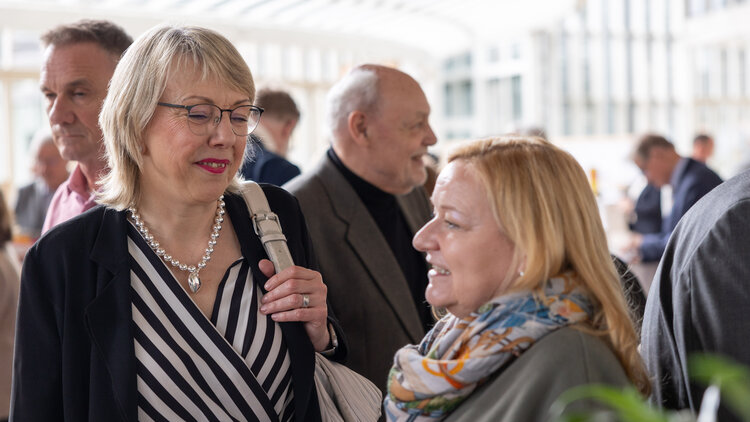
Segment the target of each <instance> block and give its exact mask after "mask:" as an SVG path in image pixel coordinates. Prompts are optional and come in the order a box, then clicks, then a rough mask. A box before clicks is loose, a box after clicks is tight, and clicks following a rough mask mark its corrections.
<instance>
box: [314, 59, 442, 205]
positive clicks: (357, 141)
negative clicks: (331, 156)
mask: <svg viewBox="0 0 750 422" xmlns="http://www.w3.org/2000/svg"><path fill="white" fill-rule="evenodd" d="M429 115H430V105H429V104H428V102H427V98H426V97H425V95H424V92H423V91H422V88H421V87H420V86H419V84H418V83H417V81H415V80H414V78H412V77H411V76H409V75H407V74H406V73H404V72H401V71H400V70H397V69H394V68H390V67H386V66H380V65H372V64H367V65H361V66H358V67H356V68H354V69H352V70H351V71H350V72H349V73H348V74H347V75H346V76H344V78H343V79H342V80H341V81H339V82H338V83H336V84H335V85H334V86H333V87H332V88H331V91H330V92H329V95H328V122H329V126H330V129H331V138H332V139H331V140H332V144H333V149H334V151H335V152H336V154H337V155H338V156H339V158H341V161H342V162H343V163H344V165H346V166H347V167H348V168H349V169H350V170H352V171H353V172H354V173H355V174H357V175H358V176H360V177H362V178H363V179H365V180H366V181H368V182H370V183H371V184H373V185H375V186H377V187H378V188H380V189H381V190H383V191H386V192H389V193H393V194H404V193H408V192H409V191H411V190H412V189H413V188H414V187H416V186H418V185H421V184H422V183H424V180H425V177H426V172H425V169H424V164H423V163H422V155H424V154H425V153H426V152H427V147H428V146H429V145H433V144H434V143H435V142H436V139H435V134H434V133H433V132H432V128H431V127H430V124H429V120H428V119H429Z"/></svg>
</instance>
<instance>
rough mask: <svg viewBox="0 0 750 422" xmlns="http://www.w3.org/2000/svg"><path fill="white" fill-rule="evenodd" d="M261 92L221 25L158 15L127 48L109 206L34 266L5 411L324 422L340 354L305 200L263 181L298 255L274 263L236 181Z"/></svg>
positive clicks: (67, 232) (112, 137)
mask: <svg viewBox="0 0 750 422" xmlns="http://www.w3.org/2000/svg"><path fill="white" fill-rule="evenodd" d="M254 98H255V86H254V83H253V79H252V75H251V73H250V69H249V68H248V67H247V64H246V63H245V61H244V59H243V58H242V56H241V55H240V54H239V52H238V51H237V50H236V49H235V47H234V46H233V45H232V44H231V43H230V42H229V41H228V40H227V39H226V38H225V37H223V36H221V35H219V34H218V33H216V32H214V31H211V30H208V29H204V28H198V27H186V26H162V27H157V28H154V29H152V30H149V31H148V32H146V33H144V34H143V35H142V36H141V37H139V39H138V40H136V41H135V42H134V43H133V45H132V46H131V47H130V48H129V49H128V50H127V51H126V52H125V54H124V55H123V57H122V60H121V61H120V62H119V64H118V65H117V68H116V70H115V72H114V75H113V76H112V81H111V84H110V87H109V91H108V93H107V96H106V99H105V100H104V104H103V107H102V111H101V114H100V117H99V123H100V125H101V128H102V132H103V134H104V145H105V154H106V159H107V164H108V167H109V168H110V169H111V170H110V172H109V173H108V174H107V175H106V176H104V178H103V180H102V185H101V189H100V190H99V191H98V194H97V195H98V196H97V201H98V202H99V204H100V205H98V206H97V207H95V208H93V209H91V210H89V211H88V212H85V213H83V214H82V215H79V216H76V217H74V218H72V219H71V220H69V221H67V222H65V223H63V224H60V225H58V226H55V227H54V228H52V229H51V230H50V231H49V232H48V233H47V234H46V235H45V236H44V237H42V238H41V239H40V240H39V241H38V242H37V243H36V244H35V245H34V246H33V247H32V248H31V249H30V250H29V253H28V254H27V256H26V260H25V262H24V267H23V272H22V280H23V281H22V283H21V285H22V287H21V293H20V300H19V308H18V331H17V335H16V350H15V360H14V374H13V398H12V401H11V403H12V406H11V407H12V410H11V419H16V420H50V421H51V420H63V419H65V420H73V421H85V420H94V421H113V420H128V421H133V420H222V421H225V420H285V421H286V420H292V419H295V420H298V421H302V420H304V421H316V420H320V418H321V415H320V408H319V404H318V400H317V396H316V390H315V386H314V382H313V372H314V365H315V355H314V352H315V351H319V352H322V353H324V354H326V355H327V356H329V357H330V358H332V359H342V358H343V357H344V356H345V354H346V350H345V348H344V347H342V344H339V346H338V347H336V342H334V341H333V340H332V338H334V337H333V336H332V335H331V332H332V331H331V330H334V329H336V328H335V327H334V326H332V324H334V325H335V323H334V322H333V321H332V320H331V319H330V318H329V316H328V308H327V295H326V287H325V285H324V284H323V281H322V279H321V276H320V273H318V272H317V271H313V270H311V269H307V268H306V267H309V266H312V265H314V262H313V251H312V249H311V246H310V245H311V242H310V239H309V237H308V236H307V229H306V228H305V222H304V217H303V216H302V213H301V211H300V209H299V205H298V204H297V201H296V200H295V199H294V198H293V197H292V196H291V195H290V194H289V193H287V192H286V191H284V190H282V189H280V188H277V187H274V186H270V185H265V186H264V187H263V189H264V192H265V195H266V196H267V198H268V202H269V204H270V207H271V209H272V210H273V211H274V212H275V213H276V214H277V215H278V219H279V221H280V224H281V226H282V227H283V228H284V234H285V235H286V238H287V240H288V244H289V249H290V251H291V255H292V258H293V260H294V262H296V263H297V264H298V266H293V267H290V268H287V269H286V270H284V271H283V272H281V273H279V274H276V275H274V274H273V273H274V270H273V264H272V263H271V261H269V260H268V259H266V258H267V255H266V252H265V250H264V248H263V246H262V245H261V242H260V239H259V238H258V236H257V235H256V234H255V233H254V232H253V229H252V225H251V222H250V218H249V215H248V209H247V206H246V203H245V201H244V200H243V198H242V196H239V195H238V193H237V192H238V189H239V182H240V180H239V178H238V177H237V170H238V169H239V166H240V164H241V163H242V158H243V154H244V151H245V142H246V140H247V138H248V134H250V133H251V132H252V131H253V129H254V128H255V126H256V124H257V123H258V120H259V119H260V116H261V109H260V108H258V107H256V106H255V105H253V100H254ZM224 116H226V118H224ZM73 246H74V247H73ZM337 334H338V338H339V339H342V337H341V336H340V331H339V333H337Z"/></svg>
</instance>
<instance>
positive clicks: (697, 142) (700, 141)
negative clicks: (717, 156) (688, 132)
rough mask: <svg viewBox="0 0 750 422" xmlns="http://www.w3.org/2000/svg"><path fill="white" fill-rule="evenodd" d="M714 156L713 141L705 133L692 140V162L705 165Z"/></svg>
mask: <svg viewBox="0 0 750 422" xmlns="http://www.w3.org/2000/svg"><path fill="white" fill-rule="evenodd" d="M712 155H714V139H713V138H712V137H710V136H708V135H706V134H705V133H700V134H698V135H696V137H695V138H693V154H692V155H691V156H692V158H693V160H695V161H700V162H701V163H703V164H705V163H706V162H707V161H708V159H709V158H711V156H712Z"/></svg>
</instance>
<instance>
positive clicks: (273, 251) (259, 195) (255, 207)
mask: <svg viewBox="0 0 750 422" xmlns="http://www.w3.org/2000/svg"><path fill="white" fill-rule="evenodd" d="M240 191H241V192H242V196H243V197H244V198H245V203H246V204H247V210H248V212H249V213H250V221H252V222H253V229H254V230H255V234H257V235H258V237H260V242H261V243H262V244H263V247H264V248H265V249H266V253H267V254H268V258H269V259H270V260H271V262H273V266H274V268H275V269H276V273H277V274H278V273H280V272H281V270H283V269H285V268H287V267H291V266H292V265H294V261H293V260H292V255H291V254H290V253H289V247H288V246H287V244H286V236H284V232H283V231H282V230H281V224H280V223H279V217H278V216H277V215H276V214H274V213H273V212H272V211H271V207H270V206H269V205H268V200H267V199H266V194H265V193H263V189H261V187H260V186H259V185H258V184H257V183H255V182H251V181H248V182H243V183H242V185H241V186H240Z"/></svg>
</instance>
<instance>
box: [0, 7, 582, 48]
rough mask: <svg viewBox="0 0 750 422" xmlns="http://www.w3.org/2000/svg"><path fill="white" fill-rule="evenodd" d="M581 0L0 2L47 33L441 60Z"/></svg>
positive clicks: (6, 21)
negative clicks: (209, 39) (168, 36)
mask: <svg viewBox="0 0 750 422" xmlns="http://www.w3.org/2000/svg"><path fill="white" fill-rule="evenodd" d="M576 1H583V0H524V1H516V0H460V1H458V0H0V26H2V27H10V28H13V29H19V30H23V29H32V30H39V31H42V30H44V29H48V28H50V27H51V26H54V25H56V24H59V23H62V22H70V21H73V20H77V19H81V18H84V17H85V18H104V19H107V18H109V19H115V20H117V21H118V22H121V23H123V22H126V23H123V24H124V25H125V26H126V28H129V29H130V30H133V31H134V32H137V31H138V30H145V29H146V28H149V27H151V26H153V25H156V24H158V23H161V22H164V21H169V22H178V23H186V24H195V25H203V26H208V27H213V28H216V29H218V30H220V31H222V32H224V33H226V34H230V33H232V34H234V35H235V36H240V35H241V36H249V37H253V38H255V39H257V40H259V41H262V40H271V41H275V42H281V43H290V44H292V43H293V44H298V45H310V46H319V47H325V48H346V49H352V48H357V47H358V46H360V47H361V48H368V49H371V48H379V49H386V50H392V51H391V53H393V52H397V51H393V50H403V51H402V53H404V54H417V55H419V54H424V55H426V56H429V57H432V58H438V59H439V58H443V57H445V56H448V55H451V54H453V53H455V52H457V51H462V50H466V49H467V48H471V47H472V46H474V45H476V44H477V43H482V42H484V41H489V40H493V39H497V38H498V37H502V36H506V35H510V34H513V33H518V32H520V31H528V30H529V29H533V28H534V27H537V26H543V25H545V24H549V23H550V22H551V21H553V20H555V19H558V18H559V17H560V16H562V15H563V14H564V13H565V12H567V11H569V10H570V9H571V8H573V7H574V5H575V3H576ZM230 38H233V37H231V36H230Z"/></svg>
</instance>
